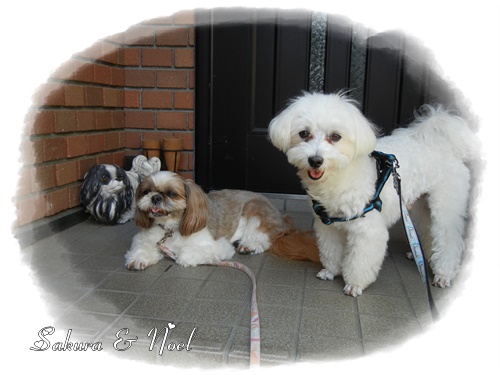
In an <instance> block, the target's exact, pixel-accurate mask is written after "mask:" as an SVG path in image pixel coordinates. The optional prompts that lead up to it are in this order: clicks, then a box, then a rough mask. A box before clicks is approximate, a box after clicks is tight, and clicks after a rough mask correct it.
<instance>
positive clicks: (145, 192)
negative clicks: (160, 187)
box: [142, 189, 151, 195]
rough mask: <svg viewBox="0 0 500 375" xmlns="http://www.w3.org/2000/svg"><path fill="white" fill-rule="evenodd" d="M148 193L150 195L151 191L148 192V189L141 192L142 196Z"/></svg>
mask: <svg viewBox="0 0 500 375" xmlns="http://www.w3.org/2000/svg"><path fill="white" fill-rule="evenodd" d="M149 193H151V190H149V189H146V190H143V191H142V195H148V194H149Z"/></svg>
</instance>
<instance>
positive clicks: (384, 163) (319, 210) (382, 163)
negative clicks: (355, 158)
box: [312, 151, 399, 225]
mask: <svg viewBox="0 0 500 375" xmlns="http://www.w3.org/2000/svg"><path fill="white" fill-rule="evenodd" d="M370 156H371V157H372V158H374V159H375V160H376V162H377V182H376V184H375V195H374V196H373V198H372V199H371V200H370V201H369V202H368V203H367V205H366V206H365V208H364V209H363V212H362V213H360V214H359V215H355V216H352V217H330V216H328V214H327V213H326V209H325V207H323V206H322V205H321V203H319V202H318V201H317V200H315V199H313V200H312V207H313V210H314V212H315V213H316V215H318V217H319V218H320V220H321V221H322V223H323V224H325V225H330V224H332V223H341V222H345V221H351V220H355V219H357V218H359V217H364V216H365V214H367V213H368V212H370V211H372V210H373V209H375V210H377V211H382V200H381V199H380V193H381V192H382V189H383V188H384V185H385V183H386V182H387V180H388V178H389V176H390V175H391V174H393V173H397V172H396V169H397V168H398V167H399V164H398V160H397V159H396V157H395V156H394V155H392V154H384V153H383V152H380V151H373V152H372V153H371V154H370Z"/></svg>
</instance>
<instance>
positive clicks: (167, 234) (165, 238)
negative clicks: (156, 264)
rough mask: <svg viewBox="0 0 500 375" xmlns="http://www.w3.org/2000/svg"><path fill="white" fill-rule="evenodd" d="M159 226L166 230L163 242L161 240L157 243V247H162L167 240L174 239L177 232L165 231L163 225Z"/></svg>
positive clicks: (172, 230)
mask: <svg viewBox="0 0 500 375" xmlns="http://www.w3.org/2000/svg"><path fill="white" fill-rule="evenodd" d="M158 226H159V227H161V228H162V229H164V230H165V235H164V236H163V237H162V239H161V240H159V241H158V242H157V243H156V246H159V247H161V245H162V244H163V243H164V242H165V241H166V240H167V238H169V237H172V236H173V235H174V232H175V230H174V229H172V228H169V229H165V227H164V226H163V225H161V224H158Z"/></svg>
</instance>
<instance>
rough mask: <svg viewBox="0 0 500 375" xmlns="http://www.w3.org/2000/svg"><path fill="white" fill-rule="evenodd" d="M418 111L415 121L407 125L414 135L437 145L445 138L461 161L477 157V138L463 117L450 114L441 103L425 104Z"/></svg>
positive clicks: (478, 146) (478, 147)
mask: <svg viewBox="0 0 500 375" xmlns="http://www.w3.org/2000/svg"><path fill="white" fill-rule="evenodd" d="M419 112H420V113H418V114H417V113H416V114H415V118H416V121H414V122H413V123H412V124H411V125H410V127H409V129H411V130H413V134H414V136H416V137H418V138H420V139H421V140H422V141H424V142H425V143H436V145H437V146H439V144H442V142H443V140H445V141H446V142H447V143H449V144H450V145H451V147H452V150H453V152H454V154H455V155H456V156H457V157H458V158H460V159H461V160H462V161H470V160H473V159H475V158H477V156H478V155H477V153H478V150H479V149H480V144H479V139H478V137H477V136H476V135H475V134H474V132H473V131H472V130H471V129H470V127H469V125H468V124H467V123H466V122H465V120H464V119H463V118H461V117H459V116H456V115H454V114H452V113H451V112H450V111H448V110H446V109H445V108H444V107H443V106H441V105H437V106H432V105H427V104H426V105H423V106H422V107H421V108H420V111H419Z"/></svg>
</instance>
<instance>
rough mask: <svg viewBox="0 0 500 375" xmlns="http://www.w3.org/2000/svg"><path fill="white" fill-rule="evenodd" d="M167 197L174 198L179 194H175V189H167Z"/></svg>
mask: <svg viewBox="0 0 500 375" xmlns="http://www.w3.org/2000/svg"><path fill="white" fill-rule="evenodd" d="M165 195H166V196H167V197H169V198H175V197H177V196H178V195H179V194H177V193H176V192H175V191H167V193H166V194H165Z"/></svg>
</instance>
